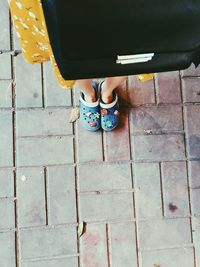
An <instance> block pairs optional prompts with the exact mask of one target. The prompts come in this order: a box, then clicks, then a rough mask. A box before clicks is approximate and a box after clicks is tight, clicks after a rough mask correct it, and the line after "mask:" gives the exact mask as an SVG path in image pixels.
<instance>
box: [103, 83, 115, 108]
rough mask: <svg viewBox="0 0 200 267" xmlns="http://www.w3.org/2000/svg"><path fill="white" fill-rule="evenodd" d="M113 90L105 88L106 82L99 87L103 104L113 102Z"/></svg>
mask: <svg viewBox="0 0 200 267" xmlns="http://www.w3.org/2000/svg"><path fill="white" fill-rule="evenodd" d="M113 90H114V89H111V88H109V87H108V86H107V84H106V82H103V83H102V86H101V99H102V101H103V102H104V103H105V104H109V103H111V102H112V101H113Z"/></svg>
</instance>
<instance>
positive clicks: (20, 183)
mask: <svg viewBox="0 0 200 267" xmlns="http://www.w3.org/2000/svg"><path fill="white" fill-rule="evenodd" d="M44 183H45V182H44V170H43V169H42V168H18V169H17V208H18V224H19V226H20V227H30V226H38V225H45V224H46V212H45V184H44Z"/></svg>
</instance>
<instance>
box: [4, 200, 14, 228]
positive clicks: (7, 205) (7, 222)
mask: <svg viewBox="0 0 200 267" xmlns="http://www.w3.org/2000/svg"><path fill="white" fill-rule="evenodd" d="M0 214H1V220H0V229H1V228H14V227H15V210H14V201H13V199H7V198H4V199H0Z"/></svg>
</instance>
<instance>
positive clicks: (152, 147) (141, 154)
mask: <svg viewBox="0 0 200 267" xmlns="http://www.w3.org/2000/svg"><path fill="white" fill-rule="evenodd" d="M132 151H133V157H134V159H135V160H151V161H174V160H184V159H185V147H184V138H183V135H180V134H176V135H175V134H165V135H144V136H132Z"/></svg>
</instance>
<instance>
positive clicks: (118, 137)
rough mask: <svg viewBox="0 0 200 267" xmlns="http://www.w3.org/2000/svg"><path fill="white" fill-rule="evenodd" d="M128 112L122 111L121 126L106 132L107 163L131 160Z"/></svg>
mask: <svg viewBox="0 0 200 267" xmlns="http://www.w3.org/2000/svg"><path fill="white" fill-rule="evenodd" d="M128 117H129V116H128V110H125V109H120V124H119V126H118V127H117V128H116V129H115V130H114V131H111V132H105V144H104V145H105V157H106V160H107V161H116V160H130V138H129V118H128Z"/></svg>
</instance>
